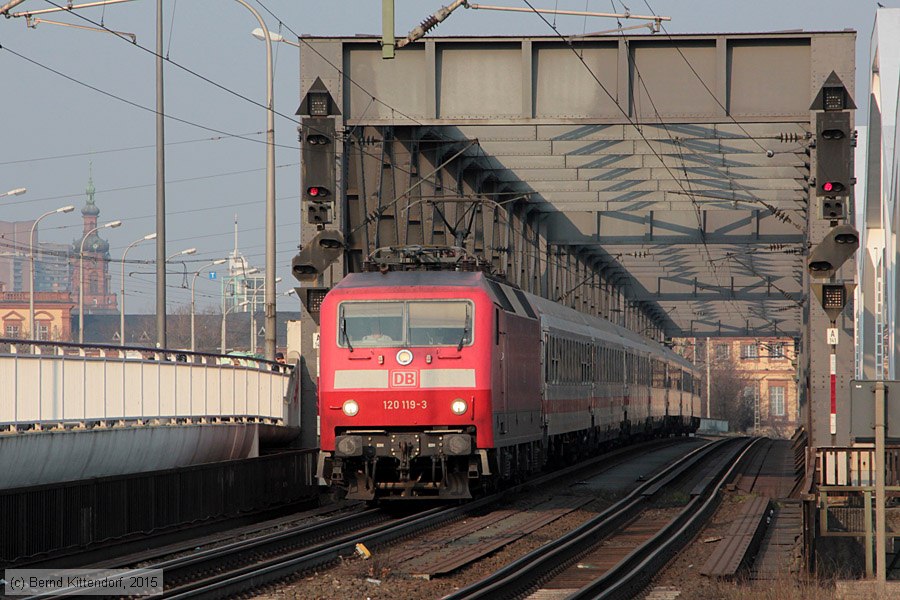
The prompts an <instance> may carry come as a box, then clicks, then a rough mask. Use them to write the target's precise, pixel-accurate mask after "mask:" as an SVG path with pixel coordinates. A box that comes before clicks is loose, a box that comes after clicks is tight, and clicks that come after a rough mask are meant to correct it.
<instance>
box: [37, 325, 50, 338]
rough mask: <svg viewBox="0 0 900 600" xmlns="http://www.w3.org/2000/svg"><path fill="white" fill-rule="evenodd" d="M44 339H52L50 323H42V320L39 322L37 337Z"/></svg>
mask: <svg viewBox="0 0 900 600" xmlns="http://www.w3.org/2000/svg"><path fill="white" fill-rule="evenodd" d="M36 339H38V340H42V341H49V340H50V324H49V323H42V322H41V321H38V322H37V338H36Z"/></svg>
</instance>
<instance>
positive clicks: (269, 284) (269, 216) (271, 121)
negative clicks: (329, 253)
mask: <svg viewBox="0 0 900 600" xmlns="http://www.w3.org/2000/svg"><path fill="white" fill-rule="evenodd" d="M236 1H237V2H238V3H240V4H242V5H243V6H244V8H246V9H247V10H249V11H250V12H252V13H253V16H254V17H256V20H257V21H258V22H259V26H260V28H262V31H261V33H262V35H263V39H265V41H266V100H267V102H266V106H267V109H266V296H265V307H266V360H275V94H274V92H273V90H274V85H273V83H272V80H273V75H272V34H271V33H270V32H269V30H268V29H267V28H266V23H265V21H263V19H262V17H261V16H260V15H259V13H258V12H257V11H256V9H254V8H253V7H252V6H250V5H249V4H248V3H247V2H246V0H236Z"/></svg>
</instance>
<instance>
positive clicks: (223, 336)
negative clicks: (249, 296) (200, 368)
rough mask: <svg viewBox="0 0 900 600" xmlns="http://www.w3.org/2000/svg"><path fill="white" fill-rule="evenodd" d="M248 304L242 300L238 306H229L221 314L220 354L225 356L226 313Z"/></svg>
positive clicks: (248, 302)
mask: <svg viewBox="0 0 900 600" xmlns="http://www.w3.org/2000/svg"><path fill="white" fill-rule="evenodd" d="M248 304H250V301H249V300H244V301H243V302H241V303H240V304H235V305H234V306H230V307H229V308H228V310H226V311H225V312H223V313H222V354H225V321H226V318H227V317H228V313H230V312H231V311H233V310H234V309H236V308H241V307H243V306H247V305H248Z"/></svg>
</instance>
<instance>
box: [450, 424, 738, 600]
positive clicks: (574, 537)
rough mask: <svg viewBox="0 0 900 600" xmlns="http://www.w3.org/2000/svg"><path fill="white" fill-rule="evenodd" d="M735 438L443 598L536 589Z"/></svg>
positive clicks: (703, 450)
mask: <svg viewBox="0 0 900 600" xmlns="http://www.w3.org/2000/svg"><path fill="white" fill-rule="evenodd" d="M736 441H738V439H737V438H731V439H727V440H720V441H717V442H713V443H710V444H707V445H705V446H702V447H700V448H697V449H696V450H694V451H693V452H691V453H689V454H687V455H685V456H684V457H682V458H681V459H679V460H678V461H677V462H675V463H673V464H672V465H670V466H669V467H668V468H667V469H665V470H664V471H662V472H660V473H658V474H657V475H655V476H654V477H652V478H651V479H649V480H648V481H646V482H645V483H643V484H641V485H640V486H638V487H637V488H635V489H634V490H632V491H631V492H630V493H629V494H628V495H627V496H625V497H624V498H622V499H621V500H620V501H618V502H617V503H615V504H614V505H612V506H610V507H609V508H607V509H606V510H604V511H603V512H601V513H600V514H599V515H597V516H596V517H594V518H593V519H591V520H589V521H587V522H585V523H584V524H582V525H581V526H579V527H578V528H576V529H574V530H572V531H570V532H569V533H567V534H565V535H563V536H562V537H560V538H558V539H556V540H554V541H552V542H550V543H548V544H545V545H544V546H541V547H540V548H538V549H536V550H534V551H533V552H530V553H529V554H526V555H525V556H523V557H521V558H519V559H518V560H516V561H514V562H512V563H510V564H509V565H507V566H505V567H503V568H502V569H500V570H498V571H496V572H495V573H493V574H492V575H489V576H488V577H486V578H484V579H481V580H479V581H476V582H475V583H473V584H471V585H469V586H467V587H464V588H461V589H459V590H457V591H456V592H454V593H452V594H449V595H447V596H444V597H443V599H442V600H462V599H466V600H474V599H486V600H494V599H496V598H514V597H517V596H519V595H521V594H522V593H524V592H525V591H527V590H529V589H532V588H534V587H535V586H536V585H538V584H539V582H541V581H544V580H546V579H547V578H548V577H550V576H552V574H554V573H555V572H556V571H557V570H558V569H560V568H564V567H565V566H566V565H567V564H570V563H571V562H572V561H573V560H575V559H577V557H578V556H581V555H583V554H585V553H586V552H588V551H589V550H590V549H591V548H593V547H595V546H596V544H597V543H598V542H599V541H600V540H602V539H603V538H604V537H608V536H609V535H611V534H612V533H613V532H615V531H616V530H617V529H619V528H620V527H621V526H623V525H624V524H625V523H627V522H628V521H630V520H631V519H633V518H634V517H635V516H636V515H637V514H639V513H640V512H641V511H642V510H643V508H644V506H645V504H646V503H647V501H648V500H649V499H650V498H652V497H653V495H654V494H656V493H657V492H658V491H659V490H660V489H661V488H662V487H663V486H664V485H665V484H667V483H670V482H671V481H672V480H673V479H675V478H676V477H677V476H679V475H680V474H683V473H684V472H685V471H686V470H688V469H690V468H691V467H693V466H696V465H697V464H698V463H700V461H702V460H704V459H705V458H706V457H707V456H708V455H710V454H711V453H712V452H714V451H715V450H718V449H721V448H723V447H728V446H730V445H732V444H733V443H735V442H736Z"/></svg>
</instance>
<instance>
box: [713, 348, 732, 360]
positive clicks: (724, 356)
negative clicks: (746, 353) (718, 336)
mask: <svg viewBox="0 0 900 600" xmlns="http://www.w3.org/2000/svg"><path fill="white" fill-rule="evenodd" d="M729 358H731V346H729V345H728V344H716V360H728V359H729Z"/></svg>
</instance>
